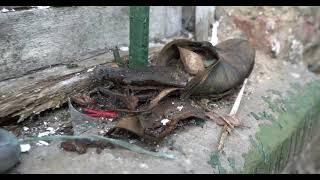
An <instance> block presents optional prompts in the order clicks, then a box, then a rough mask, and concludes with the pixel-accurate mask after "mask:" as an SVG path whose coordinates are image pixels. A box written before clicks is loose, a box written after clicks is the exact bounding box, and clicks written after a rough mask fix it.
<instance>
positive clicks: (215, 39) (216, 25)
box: [210, 21, 220, 46]
mask: <svg viewBox="0 0 320 180" xmlns="http://www.w3.org/2000/svg"><path fill="white" fill-rule="evenodd" d="M219 25H220V22H219V21H215V22H214V23H213V25H212V32H211V39H210V42H211V44H212V45H213V46H215V45H217V44H218V42H219V40H218V28H219Z"/></svg>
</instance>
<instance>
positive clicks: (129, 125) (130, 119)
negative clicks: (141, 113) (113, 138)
mask: <svg viewBox="0 0 320 180" xmlns="http://www.w3.org/2000/svg"><path fill="white" fill-rule="evenodd" d="M116 128H120V129H125V130H128V131H130V132H132V133H135V134H137V135H138V136H143V128H142V126H141V123H140V121H139V119H138V117H137V116H133V115H128V116H125V117H123V118H121V119H120V120H119V122H118V124H117V125H116V126H115V127H114V128H113V129H111V130H110V131H109V132H108V134H111V133H112V132H114V130H115V129H116Z"/></svg>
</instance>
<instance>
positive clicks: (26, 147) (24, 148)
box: [20, 144, 31, 152]
mask: <svg viewBox="0 0 320 180" xmlns="http://www.w3.org/2000/svg"><path fill="white" fill-rule="evenodd" d="M30 149H31V146H30V144H20V150H21V152H28V151H29V150H30Z"/></svg>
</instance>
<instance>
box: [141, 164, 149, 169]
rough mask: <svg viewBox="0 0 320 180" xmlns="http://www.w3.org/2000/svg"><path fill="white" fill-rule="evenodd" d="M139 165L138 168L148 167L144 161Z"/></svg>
mask: <svg viewBox="0 0 320 180" xmlns="http://www.w3.org/2000/svg"><path fill="white" fill-rule="evenodd" d="M139 166H140V168H143V169H148V165H147V164H145V163H142V164H140V165H139Z"/></svg>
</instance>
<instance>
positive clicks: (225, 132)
mask: <svg viewBox="0 0 320 180" xmlns="http://www.w3.org/2000/svg"><path fill="white" fill-rule="evenodd" d="M247 80H248V79H247V78H246V79H245V80H244V82H243V85H242V88H241V89H240V91H239V94H238V96H237V98H236V100H235V102H234V104H233V106H232V109H231V111H230V113H229V116H231V117H232V116H235V114H236V113H237V111H238V109H239V107H240V102H241V99H242V96H243V92H244V87H245V85H246V84H247ZM231 131H232V128H230V127H229V125H228V124H226V125H224V127H223V130H222V133H221V137H220V140H219V145H218V151H219V152H222V150H223V147H224V142H225V140H226V138H227V136H228V134H229V133H231Z"/></svg>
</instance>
